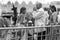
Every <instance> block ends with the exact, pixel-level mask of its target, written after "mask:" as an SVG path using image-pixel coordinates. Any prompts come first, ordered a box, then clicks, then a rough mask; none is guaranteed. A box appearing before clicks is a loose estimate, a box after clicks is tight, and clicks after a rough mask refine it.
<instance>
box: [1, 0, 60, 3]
mask: <svg viewBox="0 0 60 40" xmlns="http://www.w3.org/2000/svg"><path fill="white" fill-rule="evenodd" d="M8 1H11V2H13V3H15V1H18V2H19V3H20V4H21V3H22V2H23V1H25V2H26V4H28V3H29V1H31V2H32V3H33V4H35V3H36V1H38V2H41V3H44V4H46V3H49V2H51V1H60V0H0V3H2V4H6V3H7V2H8Z"/></svg>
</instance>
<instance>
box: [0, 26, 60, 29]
mask: <svg viewBox="0 0 60 40" xmlns="http://www.w3.org/2000/svg"><path fill="white" fill-rule="evenodd" d="M56 26H57V27H58V26H60V25H49V26H41V27H40V26H30V27H4V28H2V27H1V28H0V30H3V29H4V30H8V29H30V28H31V29H34V28H44V27H56Z"/></svg>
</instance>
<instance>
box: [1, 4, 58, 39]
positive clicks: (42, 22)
mask: <svg viewBox="0 0 60 40" xmlns="http://www.w3.org/2000/svg"><path fill="white" fill-rule="evenodd" d="M12 10H13V12H14V14H13V16H12V21H13V24H11V23H10V22H8V21H9V20H8V19H7V18H3V17H0V27H11V26H10V25H14V26H17V27H27V26H28V27H29V26H30V27H31V26H33V27H43V26H47V25H51V23H53V24H54V25H56V24H57V23H58V15H59V12H58V11H57V9H56V7H55V5H50V6H49V8H48V9H46V8H43V7H42V4H41V3H38V4H36V6H35V7H34V8H33V11H32V12H27V9H26V7H22V8H21V9H20V13H19V14H18V13H17V7H14V5H13V8H12ZM0 13H2V11H0ZM37 32H38V35H36V33H37ZM41 33H43V35H45V33H46V28H38V29H35V33H34V35H36V36H40V35H41ZM18 35H19V34H18ZM28 36H32V35H31V34H30V33H29V34H28ZM34 39H35V38H34ZM37 39H38V40H40V39H41V37H38V38H37ZM42 39H45V36H43V37H42Z"/></svg>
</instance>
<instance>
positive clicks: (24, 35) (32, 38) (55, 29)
mask: <svg viewBox="0 0 60 40" xmlns="http://www.w3.org/2000/svg"><path fill="white" fill-rule="evenodd" d="M39 28H40V29H42V28H45V29H46V30H45V31H42V30H41V31H40V32H38V30H36V31H37V32H35V29H39ZM0 32H1V35H2V37H0V39H1V40H60V25H50V26H44V27H33V26H32V27H5V28H0Z"/></svg>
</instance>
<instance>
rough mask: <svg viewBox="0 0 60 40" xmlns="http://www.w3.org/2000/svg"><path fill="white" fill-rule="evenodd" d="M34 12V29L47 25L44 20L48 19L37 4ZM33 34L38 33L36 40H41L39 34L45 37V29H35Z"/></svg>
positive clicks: (39, 4)
mask: <svg viewBox="0 0 60 40" xmlns="http://www.w3.org/2000/svg"><path fill="white" fill-rule="evenodd" d="M36 8H37V9H36V11H33V13H32V14H33V17H34V18H35V26H36V27H38V26H39V27H44V26H45V24H46V23H47V21H46V19H47V18H48V16H49V15H48V13H47V12H46V11H44V9H43V8H42V4H41V3H38V4H36ZM35 32H38V36H39V37H38V40H41V33H42V35H45V33H46V29H45V28H38V29H35ZM42 39H43V40H44V39H45V36H42Z"/></svg>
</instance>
